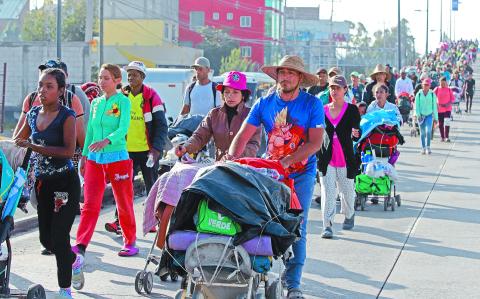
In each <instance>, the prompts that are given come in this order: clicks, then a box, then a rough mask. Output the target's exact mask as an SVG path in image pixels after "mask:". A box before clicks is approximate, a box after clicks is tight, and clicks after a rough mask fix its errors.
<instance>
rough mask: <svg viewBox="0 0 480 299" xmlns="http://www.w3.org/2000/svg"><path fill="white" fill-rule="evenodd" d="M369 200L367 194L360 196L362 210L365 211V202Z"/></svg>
mask: <svg viewBox="0 0 480 299" xmlns="http://www.w3.org/2000/svg"><path fill="white" fill-rule="evenodd" d="M366 201H367V196H365V195H362V197H360V210H362V211H365V202H366Z"/></svg>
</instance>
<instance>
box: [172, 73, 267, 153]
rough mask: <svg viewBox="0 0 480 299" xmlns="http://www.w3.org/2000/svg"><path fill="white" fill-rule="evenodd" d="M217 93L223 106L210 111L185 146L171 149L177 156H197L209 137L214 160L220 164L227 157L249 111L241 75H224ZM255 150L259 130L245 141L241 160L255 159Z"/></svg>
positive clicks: (257, 147) (247, 93)
mask: <svg viewBox="0 0 480 299" xmlns="http://www.w3.org/2000/svg"><path fill="white" fill-rule="evenodd" d="M217 90H219V91H220V92H221V93H222V99H223V104H222V105H221V106H220V107H216V108H213V109H212V110H210V112H209V113H208V114H207V116H205V118H204V119H203V121H202V123H201V124H200V126H199V127H198V128H197V130H196V131H195V132H193V135H192V136H191V137H190V138H189V139H188V140H187V141H186V142H185V144H183V145H179V146H178V147H177V148H176V149H175V154H176V155H177V156H179V157H181V156H183V155H184V154H185V153H190V154H194V153H197V152H199V151H200V150H201V149H202V148H203V147H204V146H205V145H206V144H207V143H208V142H209V141H210V138H212V137H213V141H214V142H215V148H216V151H215V160H216V161H219V160H221V159H222V158H223V156H225V154H227V153H228V148H229V147H230V144H231V143H232V140H233V138H234V137H235V135H237V132H238V131H239V130H240V127H241V126H242V123H243V121H244V120H245V119H246V118H247V115H248V113H249V112H250V108H249V107H247V106H245V102H246V101H247V100H248V99H249V97H250V90H248V89H247V78H246V77H245V75H244V74H243V73H240V72H236V71H233V72H230V73H228V74H227V76H226V77H225V80H224V81H223V84H219V85H217ZM259 147H260V129H258V130H257V132H256V133H255V134H254V135H253V136H252V138H251V139H250V140H249V142H248V144H247V146H246V148H245V151H244V152H243V155H242V156H243V157H255V156H256V154H257V151H258V149H259Z"/></svg>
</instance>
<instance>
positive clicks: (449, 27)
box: [448, 5, 452, 40]
mask: <svg viewBox="0 0 480 299" xmlns="http://www.w3.org/2000/svg"><path fill="white" fill-rule="evenodd" d="M448 29H449V30H450V33H449V34H448V38H449V39H450V40H452V5H450V25H449V26H448Z"/></svg>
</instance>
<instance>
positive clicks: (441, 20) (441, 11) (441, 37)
mask: <svg viewBox="0 0 480 299" xmlns="http://www.w3.org/2000/svg"><path fill="white" fill-rule="evenodd" d="M442 14H443V0H440V42H442V39H443V28H442V22H443V15H442Z"/></svg>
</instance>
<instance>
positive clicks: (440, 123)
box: [438, 111, 452, 139]
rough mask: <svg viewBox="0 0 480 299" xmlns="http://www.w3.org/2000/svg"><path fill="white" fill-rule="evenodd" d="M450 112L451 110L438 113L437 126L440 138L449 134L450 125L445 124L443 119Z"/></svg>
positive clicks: (448, 116) (449, 114) (447, 116)
mask: <svg viewBox="0 0 480 299" xmlns="http://www.w3.org/2000/svg"><path fill="white" fill-rule="evenodd" d="M451 113H452V112H451V111H445V112H439V113H438V128H439V129H440V137H442V139H444V138H448V136H449V134H450V126H445V119H448V118H450V116H451Z"/></svg>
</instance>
